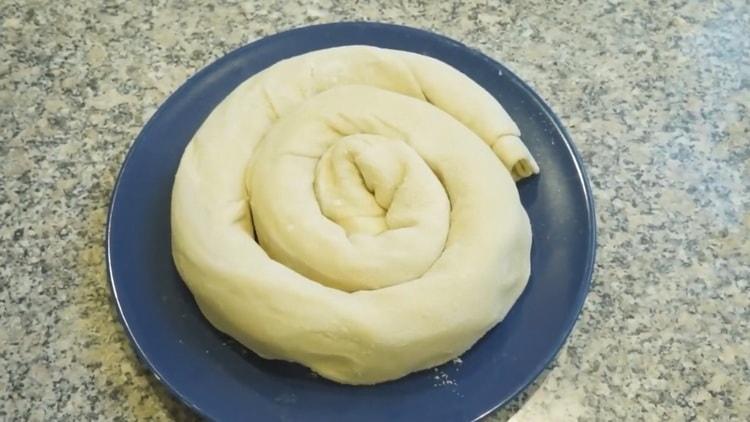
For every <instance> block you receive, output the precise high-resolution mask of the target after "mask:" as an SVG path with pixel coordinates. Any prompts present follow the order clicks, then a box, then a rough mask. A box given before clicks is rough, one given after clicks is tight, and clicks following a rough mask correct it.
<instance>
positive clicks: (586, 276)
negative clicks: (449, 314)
mask: <svg viewBox="0 0 750 422" xmlns="http://www.w3.org/2000/svg"><path fill="white" fill-rule="evenodd" d="M334 26H335V27H343V26H349V27H351V28H357V27H369V28H374V29H386V30H401V31H412V32H416V33H421V34H422V35H427V36H430V37H432V38H437V39H439V40H441V41H443V42H448V43H450V44H452V45H454V46H456V47H459V48H461V49H463V50H465V51H466V52H467V53H470V54H472V55H475V56H478V57H479V58H481V59H482V60H484V61H487V62H489V63H490V64H491V65H492V66H493V67H496V68H501V69H502V71H503V73H504V74H505V73H507V74H508V75H510V77H511V80H512V82H513V83H515V84H517V85H518V86H519V87H520V88H521V89H522V90H523V91H524V92H525V93H526V94H527V95H528V96H529V98H531V99H533V100H534V102H535V103H537V105H538V106H539V109H541V110H543V111H544V115H545V116H546V117H547V118H548V119H550V120H551V121H552V123H554V127H555V130H556V131H557V134H558V135H559V136H560V137H561V138H562V140H563V141H564V144H565V147H566V149H567V150H568V152H569V153H570V155H571V156H572V157H573V164H574V167H575V169H576V172H577V174H576V178H577V179H578V180H579V181H580V182H581V186H582V192H583V194H584V197H585V202H586V208H585V209H586V225H587V226H588V227H589V228H590V233H589V236H588V239H586V240H587V242H588V244H589V245H590V250H589V251H588V253H587V255H586V266H585V267H584V269H583V280H582V283H581V289H580V290H579V292H578V296H577V297H576V299H575V306H574V308H573V309H572V310H573V311H574V312H572V313H571V316H570V317H569V320H567V321H565V324H564V325H565V326H567V328H566V329H565V331H564V332H563V333H562V335H561V336H560V337H559V341H558V342H556V343H554V347H552V348H551V349H550V350H551V352H550V353H549V355H548V356H546V357H545V358H544V359H541V360H540V364H539V365H537V367H535V368H534V370H532V371H529V374H528V376H527V377H526V379H524V381H523V382H522V383H519V387H518V388H517V389H516V390H515V391H513V392H512V393H511V394H509V395H508V396H507V397H506V398H505V400H501V401H499V402H498V403H496V404H495V405H493V406H491V407H490V408H489V409H486V410H483V411H481V413H480V414H479V415H478V416H477V417H476V418H475V419H474V420H480V419H482V418H484V417H486V416H488V415H490V414H491V413H493V412H495V411H497V410H498V409H500V408H502V407H504V406H505V405H506V404H508V403H509V402H510V401H512V400H513V399H515V398H516V397H518V395H519V394H520V393H521V392H523V391H525V390H526V389H527V388H528V387H529V386H530V385H531V384H532V383H533V382H534V381H535V380H536V379H537V378H539V376H540V375H541V373H542V372H543V371H544V369H545V368H547V367H548V366H549V365H550V364H551V363H552V362H553V361H554V360H555V358H556V357H557V355H558V354H559V353H560V351H561V350H562V348H563V346H564V345H565V343H566V342H567V339H568V337H569V336H570V334H571V333H572V331H573V328H574V327H575V325H576V322H577V321H578V319H579V318H580V316H581V313H582V311H583V306H584V304H585V302H586V297H587V296H588V293H589V292H590V290H591V285H592V282H593V277H594V273H595V270H596V251H597V246H598V245H597V233H598V227H597V222H596V206H595V204H594V197H593V191H592V188H591V180H590V178H589V175H588V172H587V170H586V168H585V167H584V161H583V158H582V157H581V154H580V153H579V151H578V149H577V148H576V146H575V144H574V143H573V139H572V137H571V136H570V134H569V133H568V130H567V129H566V127H565V126H564V125H563V123H562V122H561V121H560V119H559V118H558V117H557V115H556V114H555V113H554V112H553V110H552V108H551V107H550V106H549V104H547V102H546V101H545V100H544V99H543V98H542V97H541V96H540V95H539V94H537V92H536V91H535V90H534V89H533V88H531V86H529V84H527V83H526V82H525V81H524V80H523V79H522V78H520V77H518V75H516V74H515V72H513V71H512V70H510V69H509V68H508V67H507V66H505V65H503V64H502V63H500V62H499V61H497V60H495V59H494V58H493V57H490V56H488V55H486V54H484V53H482V52H481V51H479V50H478V49H475V48H473V47H470V46H467V45H465V44H464V43H462V42H460V41H457V40H455V39H452V38H449V37H447V36H445V35H442V34H439V33H436V32H433V31H431V30H426V29H422V28H416V27H412V26H407V25H400V24H393V23H386V22H379V21H377V22H376V21H356V20H355V21H338V22H331V23H321V24H314V25H303V26H298V27H294V28H291V29H286V30H283V31H280V32H276V33H274V34H271V35H268V36H264V37H261V38H258V39H255V40H253V41H251V42H248V43H246V44H244V45H241V46H239V47H237V48H235V49H233V50H231V51H229V52H227V53H225V54H222V55H221V56H220V57H218V58H216V59H214V60H213V61H211V62H209V63H208V64H206V65H204V66H203V67H202V68H200V69H199V70H197V71H195V72H194V73H193V74H192V75H190V76H189V77H188V78H187V79H186V80H185V81H183V82H182V83H181V84H180V86H178V87H177V88H176V89H175V90H174V91H172V92H171V93H170V94H169V95H168V96H167V97H166V99H164V100H163V101H162V102H161V103H159V105H158V107H157V109H156V111H155V112H154V114H153V115H152V116H151V117H150V118H149V119H148V121H147V122H146V124H144V125H143V127H142V128H141V129H140V131H139V132H138V135H137V136H136V137H135V139H134V140H133V142H132V143H131V144H130V146H129V147H128V151H127V153H126V154H125V157H124V158H123V160H122V163H121V164H120V169H119V171H118V172H117V177H116V179H115V183H114V185H113V187H112V192H111V194H110V198H109V204H108V205H109V209H108V212H107V221H106V228H105V239H104V243H105V245H104V246H105V248H104V250H105V264H106V267H107V268H106V269H107V279H108V283H107V284H108V286H109V290H110V293H111V301H113V302H114V303H113V305H114V306H115V308H116V311H117V312H116V313H117V318H118V320H119V321H120V324H122V327H123V328H124V331H125V334H126V337H127V338H128V341H129V343H130V345H131V348H132V349H133V350H134V351H135V353H136V356H137V357H138V359H139V361H140V362H141V363H142V364H145V365H144V366H145V369H147V370H148V371H149V372H151V374H153V376H154V377H155V378H156V380H157V381H159V383H160V384H161V385H163V386H164V387H165V388H166V390H167V391H168V392H169V393H170V394H171V395H172V396H173V397H175V398H176V399H178V400H179V401H180V402H181V403H183V404H184V405H186V406H187V407H188V408H190V409H191V410H192V411H194V412H196V413H197V414H198V415H199V416H201V417H203V418H206V419H208V420H214V419H213V417H212V416H211V415H209V414H208V413H207V412H205V411H204V410H203V409H202V408H201V407H200V406H198V405H197V404H196V403H194V402H193V401H192V400H191V399H190V398H188V397H187V396H185V395H184V394H183V393H182V392H180V391H179V389H178V388H177V387H175V386H174V385H172V383H171V382H170V381H169V380H168V379H167V378H165V377H164V376H163V375H162V373H161V371H160V370H159V368H158V367H157V365H156V364H155V363H154V362H152V361H151V359H149V357H148V356H147V355H146V354H145V353H144V351H143V349H142V347H141V345H140V344H139V342H138V339H137V338H136V336H135V335H134V333H133V329H132V328H131V326H130V324H129V323H128V321H127V319H126V317H125V313H124V310H123V308H122V303H121V301H120V298H119V296H118V288H117V283H116V281H115V276H114V273H113V269H112V253H111V249H112V243H111V230H112V221H113V216H114V209H115V204H116V201H117V197H118V192H119V190H120V184H121V182H122V176H123V173H124V171H125V169H126V167H127V166H128V163H129V162H130V160H131V158H132V156H133V154H134V152H135V151H136V149H137V148H138V146H139V145H141V144H143V143H144V142H145V141H144V139H145V138H144V133H146V132H148V130H147V129H149V128H150V127H151V126H152V125H153V124H155V122H156V121H157V120H159V117H160V116H161V114H162V113H163V112H164V110H165V109H166V108H168V107H167V106H168V105H170V104H171V103H172V102H174V101H175V98H176V97H178V96H179V94H180V93H181V92H183V91H185V90H186V89H187V88H186V87H187V86H188V85H189V83H190V81H191V80H193V79H194V78H197V77H199V76H202V75H204V74H207V73H210V72H211V71H212V70H213V69H214V68H220V67H221V66H222V65H223V63H225V62H228V61H231V59H233V58H234V57H236V56H239V55H242V54H243V53H244V52H245V51H246V50H252V49H253V48H256V47H257V46H258V45H259V44H262V43H267V42H271V41H273V40H274V39H276V38H279V37H282V36H289V35H293V34H294V33H296V32H304V31H309V30H320V29H323V28H326V27H334ZM341 45H342V46H343V45H356V44H354V43H352V44H341ZM318 50H319V49H318ZM310 51H317V50H310ZM403 51H406V50H403Z"/></svg>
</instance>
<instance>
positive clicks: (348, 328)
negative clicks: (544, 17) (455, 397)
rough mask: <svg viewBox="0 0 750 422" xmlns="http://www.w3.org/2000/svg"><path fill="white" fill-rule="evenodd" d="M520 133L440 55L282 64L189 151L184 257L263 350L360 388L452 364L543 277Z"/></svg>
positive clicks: (341, 54)
mask: <svg viewBox="0 0 750 422" xmlns="http://www.w3.org/2000/svg"><path fill="white" fill-rule="evenodd" d="M519 135H520V134H519V131H518V128H517V127H516V125H515V124H514V123H513V121H512V120H511V119H510V117H509V116H508V114H507V113H506V112H505V111H504V110H503V108H502V107H501V106H500V104H498V103H497V101H495V100H494V99H493V98H492V97H491V96H490V95H489V94H488V93H487V92H486V91H484V90H483V89H482V88H481V87H480V86H478V85H477V84H476V83H474V82H473V81H472V80H471V79H469V78H468V77H466V76H465V75H463V74H462V73H460V72H459V71H457V70H455V69H454V68H452V67H450V66H448V65H447V64H445V63H442V62H440V61H437V60H434V59H431V58H428V57H425V56H421V55H418V54H413V53H407V52H402V51H396V50H386V49H378V48H373V47H365V46H350V47H340V48H333V49H328V50H321V51H316V52H313V53H308V54H305V55H302V56H298V57H294V58H291V59H288V60H285V61H282V62H280V63H278V64H276V65H274V66H271V67H270V68H268V69H266V70H264V71H263V72H261V73H259V74H257V75H255V76H253V77H251V78H250V79H248V80H247V81H245V82H244V83H242V84H241V85H240V86H239V87H237V88H236V89H235V90H234V91H233V92H232V93H231V94H230V95H229V96H228V97H227V98H226V99H225V100H224V101H223V102H222V103H221V104H219V106H218V107H216V109H215V110H214V111H213V112H212V113H211V115H210V116H209V117H208V119H207V120H206V121H205V122H204V123H203V125H202V126H201V128H200V129H199V130H198V132H197V133H196V134H195V137H194V138H193V139H192V141H191V142H190V144H189V145H188V147H187V149H186V150H185V153H184V155H183V157H182V161H181V162H180V167H179V170H178V172H177V176H176V179H175V184H174V190H173V194H172V246H173V253H174V259H175V263H176V265H177V269H178V270H179V272H180V274H181V276H182V278H183V279H184V280H185V282H186V283H187V285H188V287H189V288H190V290H191V291H192V292H193V294H194V295H195V298H196V300H197V302H198V304H199V306H200V308H201V310H202V312H203V313H204V314H205V316H206V317H207V318H208V319H209V320H210V321H211V323H212V324H213V325H215V326H216V327H217V328H218V329H219V330H221V331H224V332H226V333H228V334H229V335H231V336H232V337H234V338H235V339H237V340H238V341H240V342H241V343H242V344H244V345H245V346H247V347H249V348H250V349H252V350H253V351H255V352H256V353H258V354H259V355H261V356H263V357H266V358H270V359H283V360H288V361H294V362H299V363H302V364H304V365H306V366H308V367H310V368H312V369H313V370H314V371H316V372H318V373H319V374H321V375H322V376H324V377H326V378H329V379H332V380H335V381H338V382H342V383H348V384H373V383H377V382H382V381H387V380H391V379H395V378H399V377H401V376H404V375H406V374H408V373H410V372H413V371H417V370H420V369H425V368H429V367H432V366H435V365H438V364H441V363H444V362H446V361H448V360H450V359H453V358H455V357H457V356H459V355H460V354H462V353H463V352H464V351H466V350H467V349H468V348H470V347H471V346H472V345H473V344H474V343H475V342H476V341H477V340H478V339H479V338H480V337H482V335H484V334H485V333H486V332H487V331H488V330H489V329H490V328H492V327H493V326H494V325H495V324H497V323H498V322H499V321H500V320H502V319H503V318H504V316H505V315H506V313H507V312H508V310H509V309H510V308H511V306H512V305H513V303H514V302H515V301H516V299H517V298H518V296H519V295H520V293H521V291H522V290H523V288H524V286H525V285H526V282H527V280H528V277H529V255H530V248H531V230H530V226H529V220H528V217H527V215H526V212H525V211H524V209H523V207H522V206H521V203H520V201H519V197H518V191H517V190H516V187H515V184H514V179H519V178H521V177H525V176H529V175H531V174H533V173H536V172H538V167H537V165H536V163H535V162H534V159H533V158H532V157H531V155H530V154H529V152H528V150H527V149H526V147H525V146H524V145H523V143H522V142H521V140H520V138H519ZM498 158H499V159H498ZM256 235H257V237H258V239H259V242H260V245H259V244H258V243H256V241H255V236H256Z"/></svg>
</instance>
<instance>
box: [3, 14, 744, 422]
mask: <svg viewBox="0 0 750 422" xmlns="http://www.w3.org/2000/svg"><path fill="white" fill-rule="evenodd" d="M95 3H100V2H87V1H83V0H71V1H69V2H44V1H8V0H0V10H1V11H2V12H0V217H1V218H2V220H1V221H2V224H0V251H2V252H1V253H0V345H1V346H0V364H2V366H3V369H4V370H3V371H2V372H0V419H3V420H94V419H97V420H136V419H139V420H141V419H142V420H145V419H149V418H155V419H178V420H185V419H191V418H194V416H193V415H191V414H190V413H189V411H187V410H186V408H185V407H183V406H182V405H181V404H179V403H178V402H176V401H175V400H174V399H172V398H171V396H170V395H169V394H168V393H167V392H166V390H165V389H164V388H163V387H162V386H161V385H160V384H159V383H158V382H157V381H156V380H155V379H154V378H153V377H152V376H151V375H150V374H149V373H148V372H147V371H146V370H145V369H144V367H143V365H141V364H140V363H139V362H138V360H137V359H136V357H135V356H134V353H133V351H132V350H131V348H130V345H129V343H128V341H127V339H126V337H125V335H124V332H123V329H122V327H121V326H120V325H119V323H118V321H117V317H116V314H115V312H114V307H113V305H112V300H111V299H110V293H109V290H108V288H107V277H106V271H105V262H104V246H103V245H104V228H105V217H106V213H107V207H108V201H109V195H110V193H111V191H112V187H113V184H114V181H115V177H116V175H117V172H118V170H119V167H120V165H121V163H122V161H123V159H124V157H125V154H126V152H127V150H128V147H129V146H130V144H131V143H132V141H133V139H134V138H135V136H136V135H137V133H138V132H139V130H140V128H141V127H142V125H143V124H144V123H145V121H146V120H147V119H148V118H149V116H151V114H152V113H153V112H154V111H155V109H156V108H157V107H158V106H159V104H160V103H162V102H163V101H164V100H165V99H166V97H167V96H168V95H169V94H170V93H171V92H172V91H174V90H175V89H176V88H177V87H178V86H179V85H180V84H181V83H182V82H184V80H185V79H186V78H187V77H188V76H190V75H191V74H193V73H194V72H196V71H197V70H198V69H200V68H202V67H203V66H205V65H207V64H208V63H210V62H212V61H213V60H214V59H216V58H218V57H220V56H221V55H223V54H225V53H226V52H228V51H230V50H232V49H234V48H236V47H238V46H240V45H243V44H245V43H247V42H248V41H250V40H253V39H256V38H258V37H262V36H265V35H268V34H272V33H275V32H277V31H280V30H283V29H288V28H292V27H296V26H301V25H307V24H314V23H322V22H333V21H340V20H360V19H365V20H380V21H386V22H394V23H401V24H406V25H410V26H415V27H420V28H424V29H428V30H433V31H436V32H440V33H442V34H445V35H447V36H449V37H452V38H455V39H457V40H459V41H461V42H464V43H466V44H468V45H469V46H471V47H474V48H477V49H480V50H482V51H483V52H485V53H486V54H488V55H490V56H492V57H494V58H496V59H498V60H499V61H501V62H503V63H504V64H506V65H507V66H508V67H510V68H511V69H513V70H514V71H515V72H516V73H517V74H519V75H520V76H521V77H522V78H523V79H524V80H526V81H527V82H528V83H529V84H530V85H532V86H533V87H534V88H535V89H536V90H537V91H538V92H539V93H540V94H541V95H542V97H544V98H545V99H546V100H547V101H548V102H549V103H550V105H551V106H552V108H553V109H554V110H555V111H556V112H557V113H558V115H559V116H560V118H561V119H562V121H563V122H564V123H565V124H566V125H567V127H568V128H569V130H570V133H571V135H572V137H573V139H574V141H575V143H576V145H577V147H578V149H579V150H580V152H581V154H582V156H583V159H584V160H585V163H586V165H587V167H588V170H589V173H590V176H591V180H592V184H593V189H594V196H595V199H596V203H597V217H598V224H599V249H598V260H597V266H596V274H595V280H594V283H593V286H592V290H591V293H590V294H589V296H588V300H587V302H586V305H585V307H584V310H583V313H582V315H581V318H580V320H579V321H578V323H577V325H576V327H575V329H574V331H573V334H572V335H571V337H570V338H569V340H568V342H567V344H566V346H565V347H564V349H563V350H562V351H561V352H560V354H559V356H558V357H557V359H556V360H555V361H554V363H553V364H552V365H551V366H550V367H549V368H548V370H547V371H545V374H544V376H543V377H541V378H540V379H539V380H538V381H537V382H536V383H535V384H534V385H533V386H532V387H531V388H529V389H528V390H527V391H526V392H524V393H523V394H522V395H521V396H520V397H519V398H518V399H516V400H515V401H514V402H513V403H511V404H510V405H509V406H507V407H506V408H505V409H503V410H501V411H500V412H498V413H496V414H494V415H493V416H492V417H491V419H492V420H502V421H504V420H507V419H508V418H513V420H518V421H526V420H556V421H563V420H590V421H602V420H680V421H681V420H736V421H745V420H750V367H749V366H750V361H749V359H750V294H749V289H750V287H749V286H748V283H750V229H749V227H750V110H749V108H750V54H748V52H749V51H750V36H748V34H750V5H749V4H748V3H747V1H745V0H736V1H706V2H704V1H698V0H679V1H671V0H670V1H665V2H650V1H645V0H636V1H630V2H620V1H608V2H604V1H602V2H578V1H573V2H549V1H545V0H533V1H527V2H517V3H516V2H513V3H512V4H508V3H510V2H502V4H499V5H496V6H486V5H484V4H483V2H477V1H459V2H452V1H442V2H435V4H434V6H431V5H429V4H430V3H431V2H424V1H419V2H408V1H376V2H365V1H353V2H350V3H335V2H331V1H327V0H314V1H289V2H283V3H284V5H283V6H273V5H272V2H267V3H266V2H227V3H223V4H213V3H214V2H209V1H190V2H172V1H168V2H165V1H154V2H136V1H133V2H122V1H107V2H101V3H102V4H101V5H94V4H95ZM553 3H554V4H553ZM557 3H559V4H557ZM488 382H491V380H488Z"/></svg>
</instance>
